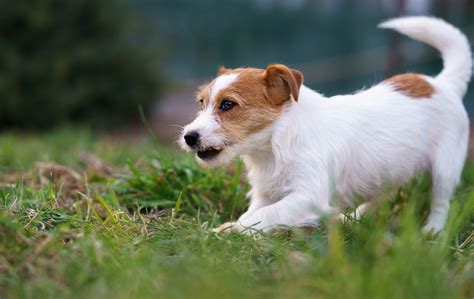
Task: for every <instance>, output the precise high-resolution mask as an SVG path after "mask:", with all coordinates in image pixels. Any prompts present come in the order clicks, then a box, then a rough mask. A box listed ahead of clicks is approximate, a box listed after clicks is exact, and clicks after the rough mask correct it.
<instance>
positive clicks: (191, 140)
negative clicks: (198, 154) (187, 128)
mask: <svg viewBox="0 0 474 299" xmlns="http://www.w3.org/2000/svg"><path fill="white" fill-rule="evenodd" d="M184 141H186V144H187V145H189V146H190V147H193V146H195V145H196V144H197V143H198V141H199V133H198V132H196V131H192V132H189V133H187V134H186V135H184Z"/></svg>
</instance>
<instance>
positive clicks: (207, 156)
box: [197, 147, 224, 160]
mask: <svg viewBox="0 0 474 299" xmlns="http://www.w3.org/2000/svg"><path fill="white" fill-rule="evenodd" d="M223 150H224V148H222V147H208V148H205V149H200V150H198V151H197V156H198V157H199V158H201V159H202V160H212V159H214V158H215V157H217V155H219V154H220V153H221V152H222V151H223Z"/></svg>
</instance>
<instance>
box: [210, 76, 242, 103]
mask: <svg viewBox="0 0 474 299" xmlns="http://www.w3.org/2000/svg"><path fill="white" fill-rule="evenodd" d="M238 76H239V74H225V75H221V76H219V77H217V78H216V80H215V81H214V84H212V86H211V95H210V101H211V102H212V101H213V100H214V99H215V97H216V95H217V94H218V93H219V91H221V90H223V89H226V88H227V87H229V86H230V85H232V83H234V82H235V80H237V77H238Z"/></svg>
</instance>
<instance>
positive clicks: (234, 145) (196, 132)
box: [179, 16, 472, 233]
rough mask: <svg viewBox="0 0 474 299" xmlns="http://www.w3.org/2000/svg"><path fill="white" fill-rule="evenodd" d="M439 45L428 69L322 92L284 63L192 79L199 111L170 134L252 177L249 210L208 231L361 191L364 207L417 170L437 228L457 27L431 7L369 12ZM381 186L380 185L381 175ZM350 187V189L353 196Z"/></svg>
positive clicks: (460, 66)
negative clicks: (437, 68) (419, 11)
mask: <svg viewBox="0 0 474 299" xmlns="http://www.w3.org/2000/svg"><path fill="white" fill-rule="evenodd" d="M379 27H380V28H389V29H393V30H396V31H398V32H400V33H402V34H405V35H407V36H409V37H411V38H413V39H415V40H419V41H422V42H425V43H427V44H429V45H431V46H433V47H434V48H436V49H438V50H439V51H440V53H441V56H442V59H443V65H444V66H443V70H442V71H441V73H440V74H438V75H437V76H435V77H430V76H426V75H422V74H416V73H407V74H401V75H397V76H394V77H391V78H389V79H386V80H384V81H382V82H380V83H379V84H376V85H375V86H372V87H371V88H369V89H366V90H362V91H360V92H357V93H355V94H350V95H338V96H333V97H329V98H328V97H324V96H323V95H321V94H320V93H318V92H316V91H314V90H311V89H310V88H308V87H306V86H304V85H303V74H302V73H301V72H300V71H298V70H295V69H291V68H289V67H287V66H285V65H281V64H272V65H269V66H268V67H267V68H266V69H257V68H237V69H225V68H221V69H220V70H219V72H218V76H217V77H216V78H215V79H214V80H213V81H212V82H210V83H209V84H208V85H205V86H203V87H201V88H200V90H199V91H198V93H197V102H198V104H199V106H200V112H198V115H197V117H196V119H195V120H194V121H193V122H192V123H190V124H189V125H187V126H185V127H184V128H183V132H182V134H181V136H180V139H179V142H180V145H181V147H182V148H183V149H185V150H187V151H192V152H194V153H195V154H196V157H197V160H198V162H199V163H200V164H202V165H204V166H218V165H223V164H226V163H229V162H231V161H232V160H234V159H235V158H236V157H238V156H240V157H241V158H242V160H243V162H244V164H245V166H246V169H247V173H248V178H249V181H250V184H251V190H250V192H249V197H250V205H249V208H248V210H247V211H246V212H245V213H244V214H243V215H242V216H241V217H240V218H239V219H238V220H237V221H236V222H229V223H225V224H223V225H221V226H220V227H219V228H217V229H216V231H229V232H243V233H246V232H247V233H248V232H249V231H253V230H257V231H261V232H263V233H268V232H271V231H273V230H276V229H281V228H284V227H295V226H307V225H311V224H314V223H317V221H318V219H320V218H321V217H322V216H324V215H337V213H339V211H340V210H341V209H342V208H345V207H355V201H356V200H355V198H359V199H360V198H364V199H366V200H367V204H364V205H363V206H361V208H360V209H358V210H361V211H362V210H363V209H365V208H366V207H367V205H370V204H371V203H374V202H376V201H377V199H378V198H380V197H381V196H382V195H383V194H385V192H386V190H387V188H388V187H391V188H395V189H394V190H396V188H399V187H400V186H402V185H404V184H406V183H407V182H409V181H410V180H411V179H412V178H413V177H414V176H416V175H417V174H419V173H420V172H424V171H429V172H430V173H431V177H432V199H431V211H430V215H429V217H428V220H427V223H426V225H425V226H424V228H423V231H424V232H439V231H440V230H442V229H443V227H444V225H445V222H446V219H447V215H448V210H449V205H450V203H449V202H450V198H451V196H452V194H453V192H454V190H455V188H456V185H457V184H458V182H459V180H460V175H461V171H462V169H463V165H464V162H465V159H466V155H467V147H468V137H469V119H468V115H467V113H466V110H465V108H464V106H463V103H462V98H463V96H464V94H465V93H466V89H467V85H468V83H469V81H470V78H471V70H472V60H471V51H470V46H469V43H468V41H467V39H466V37H465V36H464V35H463V34H462V33H461V32H460V31H459V30H458V29H457V28H455V27H453V26H452V25H450V24H448V23H446V22H445V21H443V20H441V19H437V18H433V17H424V16H413V17H402V18H396V19H391V20H388V21H386V22H383V23H381V24H379ZM387 186H388V187H387ZM356 195H357V196H356Z"/></svg>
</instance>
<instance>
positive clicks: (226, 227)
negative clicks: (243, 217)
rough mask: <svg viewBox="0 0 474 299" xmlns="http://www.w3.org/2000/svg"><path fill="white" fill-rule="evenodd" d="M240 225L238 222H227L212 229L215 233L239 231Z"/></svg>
mask: <svg viewBox="0 0 474 299" xmlns="http://www.w3.org/2000/svg"><path fill="white" fill-rule="evenodd" d="M239 227H240V225H238V224H237V222H226V223H224V224H221V225H220V226H219V227H217V228H213V229H212V231H213V232H215V233H238V232H239V231H240V230H239Z"/></svg>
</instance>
